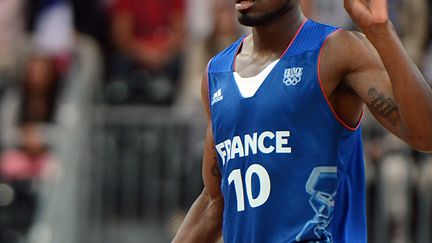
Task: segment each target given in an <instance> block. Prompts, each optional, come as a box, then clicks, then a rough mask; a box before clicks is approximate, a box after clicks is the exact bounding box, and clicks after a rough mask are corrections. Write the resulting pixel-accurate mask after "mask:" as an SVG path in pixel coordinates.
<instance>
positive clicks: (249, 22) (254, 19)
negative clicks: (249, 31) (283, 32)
mask: <svg viewBox="0 0 432 243" xmlns="http://www.w3.org/2000/svg"><path fill="white" fill-rule="evenodd" d="M237 20H238V22H239V23H240V24H242V25H245V26H249V27H255V26H258V25H260V24H262V21H261V18H260V17H258V16H254V15H253V14H252V13H248V12H239V13H238V14H237Z"/></svg>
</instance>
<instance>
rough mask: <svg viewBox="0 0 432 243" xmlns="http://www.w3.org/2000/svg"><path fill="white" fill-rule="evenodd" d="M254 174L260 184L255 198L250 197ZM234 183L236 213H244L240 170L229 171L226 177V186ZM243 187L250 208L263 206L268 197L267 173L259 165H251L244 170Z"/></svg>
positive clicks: (268, 178) (268, 181)
mask: <svg viewBox="0 0 432 243" xmlns="http://www.w3.org/2000/svg"><path fill="white" fill-rule="evenodd" d="M253 174H255V175H257V176H258V180H259V184H260V191H259V193H258V196H256V197H255V198H254V197H253V195H252V175H253ZM232 182H234V189H235V192H236V197H237V211H238V212H240V211H244V210H245V202H244V190H243V180H242V176H241V171H240V169H236V170H233V171H231V173H230V174H229V176H228V185H231V183H232ZM245 185H246V195H247V197H248V201H249V205H250V206H251V207H252V208H256V207H259V206H261V205H263V204H264V203H265V202H266V201H267V199H268V197H269V196H270V188H271V185H270V177H269V174H268V173H267V170H266V169H265V168H264V167H263V166H261V165H259V164H253V165H251V166H249V168H248V169H247V170H246V175H245Z"/></svg>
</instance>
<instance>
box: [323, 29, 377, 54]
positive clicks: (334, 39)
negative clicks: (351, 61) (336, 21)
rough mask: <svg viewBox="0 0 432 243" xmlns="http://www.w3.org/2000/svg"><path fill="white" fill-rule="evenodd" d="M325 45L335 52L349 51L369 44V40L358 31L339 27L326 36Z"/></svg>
mask: <svg viewBox="0 0 432 243" xmlns="http://www.w3.org/2000/svg"><path fill="white" fill-rule="evenodd" d="M326 45H327V46H329V47H330V48H332V49H333V50H334V51H336V52H343V53H347V52H348V53H349V52H352V51H355V50H356V49H362V47H365V45H369V40H368V39H367V37H366V36H365V35H364V34H363V33H361V32H359V31H355V30H346V29H342V28H339V29H337V30H336V31H334V32H333V33H331V34H330V35H329V36H328V38H327V41H326Z"/></svg>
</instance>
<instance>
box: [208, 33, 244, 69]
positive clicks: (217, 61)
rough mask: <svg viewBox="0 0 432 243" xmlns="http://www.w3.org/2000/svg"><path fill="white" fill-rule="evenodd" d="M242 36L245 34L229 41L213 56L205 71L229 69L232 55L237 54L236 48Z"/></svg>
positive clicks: (232, 59) (232, 60) (241, 40)
mask: <svg viewBox="0 0 432 243" xmlns="http://www.w3.org/2000/svg"><path fill="white" fill-rule="evenodd" d="M244 38H245V36H242V37H240V38H239V39H237V41H235V42H233V43H231V44H230V45H228V46H227V47H226V48H225V49H223V50H222V51H220V52H219V53H217V54H216V55H215V56H213V57H212V58H211V59H210V61H209V63H208V69H207V71H208V72H210V73H213V72H226V71H231V69H232V63H233V62H234V56H235V55H236V54H237V51H238V48H239V46H240V45H241V43H242V42H243V39H244Z"/></svg>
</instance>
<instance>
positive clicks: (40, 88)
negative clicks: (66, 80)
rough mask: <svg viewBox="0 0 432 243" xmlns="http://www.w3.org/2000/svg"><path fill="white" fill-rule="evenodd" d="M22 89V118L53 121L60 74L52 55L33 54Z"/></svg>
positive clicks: (25, 119) (28, 63)
mask: <svg viewBox="0 0 432 243" xmlns="http://www.w3.org/2000/svg"><path fill="white" fill-rule="evenodd" d="M25 75H26V76H25V79H24V82H23V86H22V89H21V93H22V102H21V108H20V120H22V121H38V122H52V121H53V116H54V113H55V107H56V97H57V94H58V91H59V88H58V87H59V85H60V74H59V72H58V69H57V66H56V63H55V60H54V59H53V58H52V57H50V56H41V55H33V56H31V57H30V58H29V60H28V62H27V68H26V71H25Z"/></svg>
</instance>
